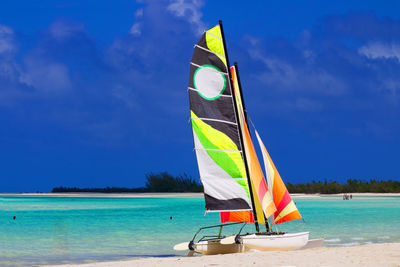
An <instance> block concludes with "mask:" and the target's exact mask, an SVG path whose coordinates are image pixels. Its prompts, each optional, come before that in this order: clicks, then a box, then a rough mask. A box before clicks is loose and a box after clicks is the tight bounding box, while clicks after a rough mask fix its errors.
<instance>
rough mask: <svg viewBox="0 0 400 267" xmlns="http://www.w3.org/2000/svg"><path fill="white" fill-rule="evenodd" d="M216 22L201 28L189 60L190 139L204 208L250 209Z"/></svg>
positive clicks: (221, 209) (217, 209)
mask: <svg viewBox="0 0 400 267" xmlns="http://www.w3.org/2000/svg"><path fill="white" fill-rule="evenodd" d="M226 61H227V60H226V57H225V52H224V45H223V40H222V34H221V29H220V26H219V25H217V26H215V27H214V28H212V29H210V30H208V31H206V32H205V33H204V34H203V36H202V37H201V39H200V40H199V42H198V43H197V44H196V45H195V48H194V53H193V57H192V61H191V63H190V77H189V90H188V91H189V102H190V117H191V121H192V127H193V138H194V145H195V150H196V156H197V163H198V166H199V172H200V178H201V181H202V183H203V185H204V196H205V200H206V211H210V212H211V211H232V210H251V202H250V199H249V189H248V184H247V179H246V170H245V165H244V160H243V153H242V147H241V145H240V139H239V128H238V125H237V122H236V117H235V110H234V104H233V99H232V90H231V83H230V80H229V75H228V68H227V64H226Z"/></svg>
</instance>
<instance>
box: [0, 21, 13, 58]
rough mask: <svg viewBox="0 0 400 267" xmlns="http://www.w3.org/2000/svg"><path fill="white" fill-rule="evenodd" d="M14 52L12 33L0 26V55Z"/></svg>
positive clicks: (9, 29) (10, 30)
mask: <svg viewBox="0 0 400 267" xmlns="http://www.w3.org/2000/svg"><path fill="white" fill-rule="evenodd" d="M15 50H16V46H15V44H14V31H13V30H12V29H11V28H10V27H7V26H4V25H0V55H2V54H7V53H12V52H14V51H15Z"/></svg>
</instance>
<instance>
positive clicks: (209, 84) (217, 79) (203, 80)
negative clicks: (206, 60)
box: [194, 65, 226, 100]
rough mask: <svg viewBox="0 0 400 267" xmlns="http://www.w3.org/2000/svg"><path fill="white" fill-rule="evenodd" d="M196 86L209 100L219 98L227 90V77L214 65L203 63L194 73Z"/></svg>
mask: <svg viewBox="0 0 400 267" xmlns="http://www.w3.org/2000/svg"><path fill="white" fill-rule="evenodd" d="M194 87H195V88H196V89H197V90H198V93H199V94H200V95H201V96H202V97H203V98H205V99H207V100H214V99H217V98H218V97H219V96H220V95H221V94H222V93H223V91H224V90H225V87H226V78H225V77H224V75H223V74H222V73H221V71H220V70H219V69H218V68H217V67H215V66H212V65H203V66H201V67H199V68H198V69H197V70H196V72H195V73H194Z"/></svg>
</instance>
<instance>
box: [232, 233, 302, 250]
mask: <svg viewBox="0 0 400 267" xmlns="http://www.w3.org/2000/svg"><path fill="white" fill-rule="evenodd" d="M308 234H309V232H302V233H294V234H289V233H286V234H282V235H256V234H249V235H244V236H241V237H240V240H241V241H242V243H243V246H245V247H246V248H248V249H256V250H262V251H269V250H294V249H299V248H302V247H304V246H305V245H306V244H307V242H308Z"/></svg>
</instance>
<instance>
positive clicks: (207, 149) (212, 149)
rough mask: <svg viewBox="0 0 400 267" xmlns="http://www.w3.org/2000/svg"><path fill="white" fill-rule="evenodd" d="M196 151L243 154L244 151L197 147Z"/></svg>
mask: <svg viewBox="0 0 400 267" xmlns="http://www.w3.org/2000/svg"><path fill="white" fill-rule="evenodd" d="M194 150H205V151H223V152H234V153H242V150H229V149H217V148H197V147H195V148H194Z"/></svg>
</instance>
